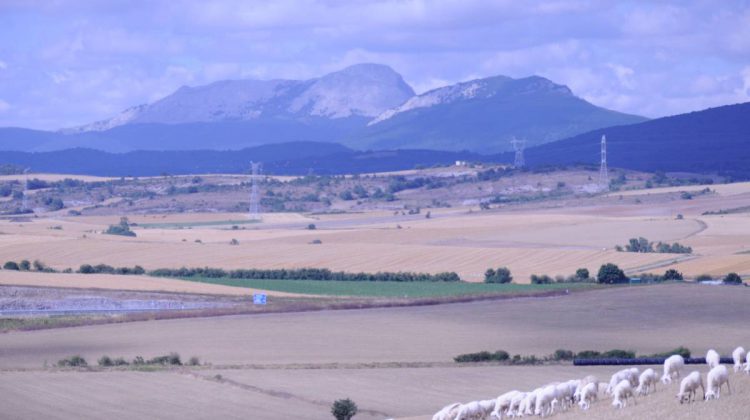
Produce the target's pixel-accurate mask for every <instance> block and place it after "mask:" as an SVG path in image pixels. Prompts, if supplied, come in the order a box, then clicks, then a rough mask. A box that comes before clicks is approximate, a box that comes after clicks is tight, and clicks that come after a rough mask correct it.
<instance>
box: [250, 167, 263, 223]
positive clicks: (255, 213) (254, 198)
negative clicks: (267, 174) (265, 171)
mask: <svg viewBox="0 0 750 420" xmlns="http://www.w3.org/2000/svg"><path fill="white" fill-rule="evenodd" d="M261 166H262V164H261V163H260V162H250V168H251V173H252V175H250V219H251V220H260V197H259V196H258V178H259V177H260V171H261Z"/></svg>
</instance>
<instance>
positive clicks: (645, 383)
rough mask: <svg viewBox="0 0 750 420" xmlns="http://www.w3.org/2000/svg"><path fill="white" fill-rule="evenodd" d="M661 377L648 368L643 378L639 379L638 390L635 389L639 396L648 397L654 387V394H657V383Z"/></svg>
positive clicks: (642, 374) (642, 375)
mask: <svg viewBox="0 0 750 420" xmlns="http://www.w3.org/2000/svg"><path fill="white" fill-rule="evenodd" d="M658 380H659V377H658V376H657V375H656V372H654V370H653V369H651V368H648V369H646V370H644V371H643V373H641V376H640V377H638V388H636V389H635V392H636V393H637V394H638V395H647V394H648V393H649V392H651V387H652V386H653V388H654V392H656V382H658Z"/></svg>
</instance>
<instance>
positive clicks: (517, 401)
mask: <svg viewBox="0 0 750 420" xmlns="http://www.w3.org/2000/svg"><path fill="white" fill-rule="evenodd" d="M526 394H527V393H526V392H519V393H518V394H516V395H515V396H513V398H511V399H510V404H509V405H508V410H507V411H506V412H505V414H507V415H508V416H509V417H516V416H518V415H519V414H520V415H521V416H522V415H523V414H521V413H520V407H521V403H522V402H523V401H524V400H525V399H526Z"/></svg>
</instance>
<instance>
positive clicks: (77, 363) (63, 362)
mask: <svg viewBox="0 0 750 420" xmlns="http://www.w3.org/2000/svg"><path fill="white" fill-rule="evenodd" d="M57 366H59V367H86V366H88V363H86V359H84V358H83V357H81V356H78V355H75V356H70V357H68V358H65V359H60V360H59V361H58V362H57Z"/></svg>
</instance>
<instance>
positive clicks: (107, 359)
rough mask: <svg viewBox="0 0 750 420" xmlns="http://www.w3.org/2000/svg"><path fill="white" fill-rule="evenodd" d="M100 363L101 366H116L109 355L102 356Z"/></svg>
mask: <svg viewBox="0 0 750 420" xmlns="http://www.w3.org/2000/svg"><path fill="white" fill-rule="evenodd" d="M98 363H99V366H104V367H109V366H114V364H115V363H114V362H113V361H112V359H111V358H110V357H109V356H107V355H104V356H102V357H100V358H99V361H98Z"/></svg>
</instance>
